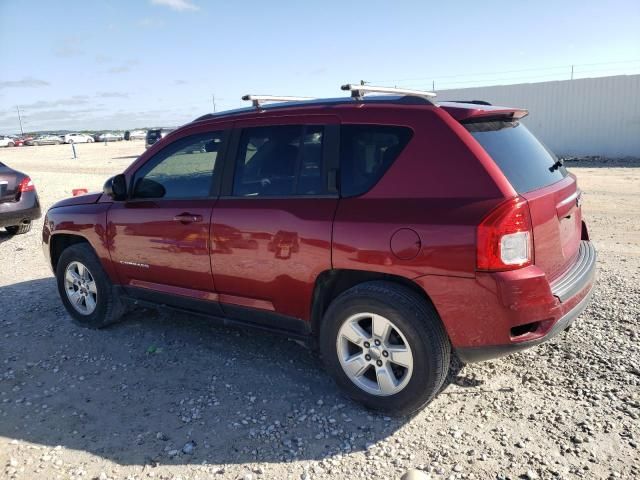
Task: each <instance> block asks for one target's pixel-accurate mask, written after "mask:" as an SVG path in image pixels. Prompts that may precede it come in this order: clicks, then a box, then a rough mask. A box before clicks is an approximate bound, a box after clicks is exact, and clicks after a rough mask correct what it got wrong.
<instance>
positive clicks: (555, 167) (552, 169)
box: [549, 158, 564, 172]
mask: <svg viewBox="0 0 640 480" xmlns="http://www.w3.org/2000/svg"><path fill="white" fill-rule="evenodd" d="M563 165H564V160H563V159H561V158H559V159H558V160H556V163H554V164H553V165H551V166H550V167H549V171H550V172H555V171H556V170H558V169H559V168H560V167H562V166H563Z"/></svg>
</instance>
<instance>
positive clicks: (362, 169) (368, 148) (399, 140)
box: [340, 125, 413, 197]
mask: <svg viewBox="0 0 640 480" xmlns="http://www.w3.org/2000/svg"><path fill="white" fill-rule="evenodd" d="M412 135H413V132H412V130H411V129H410V128H407V127H397V126H386V125H343V126H342V127H341V129H340V193H341V194H342V196H343V197H353V196H357V195H361V194H363V193H365V192H367V191H368V190H370V189H371V188H372V187H373V186H374V185H375V184H376V183H377V182H378V180H380V178H382V176H383V175H384V173H385V172H386V171H387V169H388V168H389V167H390V166H391V164H392V163H393V162H394V161H395V159H396V158H397V157H398V156H399V155H400V153H401V152H402V150H403V149H404V147H406V146H407V143H409V140H411V136H412Z"/></svg>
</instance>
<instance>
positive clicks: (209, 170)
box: [133, 132, 223, 199]
mask: <svg viewBox="0 0 640 480" xmlns="http://www.w3.org/2000/svg"><path fill="white" fill-rule="evenodd" d="M222 136H223V132H213V133H206V134H200V135H193V136H190V137H186V138H182V139H180V140H177V141H175V142H173V143H172V144H170V145H167V146H166V147H165V148H164V149H162V150H161V151H160V152H158V153H157V154H156V155H155V156H154V157H153V158H151V159H150V160H149V161H148V162H147V163H146V164H145V165H144V166H143V167H142V168H141V169H140V170H138V172H137V173H136V177H135V182H134V185H135V187H134V194H133V196H134V197H135V198H164V199H179V198H203V197H209V196H210V195H211V188H212V185H213V180H214V168H215V166H216V158H217V156H218V151H219V150H220V148H221V147H222Z"/></svg>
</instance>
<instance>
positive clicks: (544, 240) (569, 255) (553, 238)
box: [521, 175, 582, 280]
mask: <svg viewBox="0 0 640 480" xmlns="http://www.w3.org/2000/svg"><path fill="white" fill-rule="evenodd" d="M521 196H522V197H524V198H525V199H526V200H527V202H528V203H529V211H530V213H531V223H532V224H533V244H534V262H535V264H536V265H537V266H538V267H539V268H541V269H542V270H543V271H544V272H545V273H546V274H547V277H548V278H549V280H553V279H555V278H557V277H558V276H560V275H561V274H562V273H564V271H566V270H567V269H568V268H569V267H570V266H571V265H572V264H573V262H574V261H575V259H576V256H577V255H578V249H579V247H580V240H581V238H582V209H581V207H580V202H581V192H580V189H578V185H577V182H576V180H575V177H574V176H573V175H569V176H567V177H566V178H565V179H564V180H561V181H560V182H558V183H555V184H553V185H551V186H549V187H546V188H542V189H540V190H536V191H533V192H528V193H524V194H521Z"/></svg>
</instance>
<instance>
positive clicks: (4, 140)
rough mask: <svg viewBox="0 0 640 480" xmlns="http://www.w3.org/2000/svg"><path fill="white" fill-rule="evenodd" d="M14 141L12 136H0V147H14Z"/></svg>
mask: <svg viewBox="0 0 640 480" xmlns="http://www.w3.org/2000/svg"><path fill="white" fill-rule="evenodd" d="M15 146H16V141H15V140H14V139H13V137H6V136H0V147H15Z"/></svg>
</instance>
